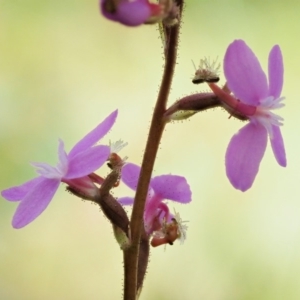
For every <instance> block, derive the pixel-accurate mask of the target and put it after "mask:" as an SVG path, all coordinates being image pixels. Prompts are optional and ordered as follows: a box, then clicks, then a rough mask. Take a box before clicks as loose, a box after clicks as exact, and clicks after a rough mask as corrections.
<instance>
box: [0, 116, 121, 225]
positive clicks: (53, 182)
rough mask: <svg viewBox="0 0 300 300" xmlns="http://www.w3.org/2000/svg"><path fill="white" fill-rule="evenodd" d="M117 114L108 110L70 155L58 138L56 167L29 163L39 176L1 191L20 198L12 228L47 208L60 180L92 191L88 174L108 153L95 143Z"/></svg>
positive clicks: (85, 191) (105, 131)
mask: <svg viewBox="0 0 300 300" xmlns="http://www.w3.org/2000/svg"><path fill="white" fill-rule="evenodd" d="M117 114H118V111H117V110H116V111H114V112H113V113H111V114H110V115H109V116H108V117H107V118H106V119H105V120H104V121H103V122H102V123H100V124H99V125H98V126H97V127H96V128H95V129H94V130H92V131H91V132H90V133H88V134H87V135H86V136H85V137H84V138H82V139H81V140H80V141H79V142H78V143H77V144H76V145H75V146H74V147H73V148H72V149H71V151H70V152H69V154H67V153H66V152H65V150H64V143H63V141H62V140H59V146H58V158H59V162H58V164H57V166H56V167H52V166H50V165H48V164H47V163H32V165H33V166H34V167H36V169H37V173H39V174H40V176H39V177H36V178H34V179H31V180H29V181H27V182H25V183H23V184H22V185H19V186H15V187H12V188H9V189H6V190H3V191H2V192H1V195H2V197H4V198H5V199H6V200H9V201H20V204H19V206H18V207H17V210H16V212H15V214H14V217H13V220H12V225H13V227H14V228H21V227H24V226H26V225H27V224H29V223H30V222H32V221H33V220H34V219H36V218H37V217H38V216H39V215H40V214H41V213H42V212H43V211H44V210H45V209H46V208H47V206H48V204H49V203H50V201H51V200H52V198H53V196H54V194H55V193H56V191H57V189H58V187H59V185H60V183H61V182H65V183H67V184H68V185H69V186H71V187H74V188H75V189H77V190H81V191H82V192H83V193H95V188H96V186H95V185H94V183H93V182H92V180H91V179H90V178H89V177H88V175H89V174H91V173H92V172H94V171H95V170H97V169H98V168H99V167H101V166H102V165H103V164H104V163H105V161H106V160H107V158H108V156H109V154H110V148H109V147H108V146H102V145H97V146H95V144H96V143H97V142H98V141H99V140H100V139H101V138H102V137H103V136H104V135H105V134H106V133H107V132H108V131H109V130H110V129H111V127H112V126H113V124H114V123H115V120H116V117H117Z"/></svg>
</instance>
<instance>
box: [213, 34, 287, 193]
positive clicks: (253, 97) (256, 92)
mask: <svg viewBox="0 0 300 300" xmlns="http://www.w3.org/2000/svg"><path fill="white" fill-rule="evenodd" d="M224 73H225V76H226V79H227V86H228V88H229V90H230V91H231V92H232V93H233V95H231V94H229V93H226V91H224V90H221V89H220V88H219V87H217V86H216V85H215V84H214V83H210V84H209V86H210V87H211V89H212V90H213V91H214V92H215V94H216V95H217V96H218V97H219V98H220V99H221V100H222V101H223V102H224V103H225V105H226V106H227V107H229V108H230V109H231V110H232V113H233V114H239V115H243V116H246V117H247V118H248V119H249V121H250V122H249V123H248V124H247V125H246V126H244V127H243V128H241V129H240V130H239V131H238V133H237V134H235V135H234V136H233V137H232V139H231V140H230V143H229V146H228V148H227V152H226V173H227V176H228V178H229V180H230V182H231V183H232V185H233V186H234V187H235V188H237V189H239V190H241V191H246V190H248V189H249V188H250V187H251V186H252V184H253V182H254V179H255V177H256V175H257V173H258V170H259V165H260V162H261V160H262V158H263V155H264V153H265V150H266V146H267V136H268V135H269V139H270V142H271V146H272V150H273V153H274V156H275V158H276V160H277V162H278V164H279V165H280V166H282V167H285V166H286V155H285V149H284V144H283V139H282V135H281V131H280V126H281V125H282V121H283V119H282V118H281V117H280V116H278V115H276V114H274V113H273V112H272V110H275V109H279V108H281V107H283V106H284V104H283V103H282V100H283V99H284V98H283V97H280V94H281V90H282V85H283V60H282V54H281V51H280V48H279V46H278V45H275V46H274V47H273V48H272V49H271V51H270V54H269V72H268V73H269V80H267V77H266V75H265V73H264V71H263V70H262V68H261V66H260V63H259V61H258V59H257V57H256V56H255V54H254V53H253V52H252V50H251V49H250V48H249V47H248V46H247V45H246V43H245V42H244V41H242V40H236V41H234V42H233V43H232V44H230V45H229V47H228V48H227V51H226V54H225V58H224Z"/></svg>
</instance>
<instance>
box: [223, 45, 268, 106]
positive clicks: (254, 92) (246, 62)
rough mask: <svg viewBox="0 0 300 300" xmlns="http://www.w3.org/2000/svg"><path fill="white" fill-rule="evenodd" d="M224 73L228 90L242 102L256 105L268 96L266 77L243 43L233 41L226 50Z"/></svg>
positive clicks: (253, 55)
mask: <svg viewBox="0 0 300 300" xmlns="http://www.w3.org/2000/svg"><path fill="white" fill-rule="evenodd" d="M224 73H225V77H226V79H227V84H228V86H229V88H230V90H231V91H232V92H233V93H234V94H235V96H236V97H237V98H238V99H240V100H241V101H242V102H244V103H246V104H249V105H258V104H259V101H260V100H261V99H264V98H265V97H267V96H268V84H267V78H266V75H265V73H264V72H263V70H262V68H261V66H260V63H259V61H258V59H257V57H256V56H255V54H254V53H253V52H252V50H251V49H250V48H249V47H248V46H247V45H246V43H245V42H244V41H242V40H235V41H234V42H233V43H232V44H230V45H229V47H228V48H227V51H226V54H225V58H224Z"/></svg>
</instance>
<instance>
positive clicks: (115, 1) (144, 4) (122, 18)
mask: <svg viewBox="0 0 300 300" xmlns="http://www.w3.org/2000/svg"><path fill="white" fill-rule="evenodd" d="M100 9H101V12H102V14H103V15H104V16H105V17H106V18H107V19H109V20H112V21H115V22H119V23H121V24H124V25H127V26H138V25H141V24H143V23H145V22H148V21H151V19H155V18H159V16H160V14H161V8H160V5H159V4H154V3H150V2H149V1H148V0H100Z"/></svg>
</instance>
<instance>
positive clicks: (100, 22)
mask: <svg viewBox="0 0 300 300" xmlns="http://www.w3.org/2000/svg"><path fill="white" fill-rule="evenodd" d="M299 14H300V4H299V3H297V2H296V1H242V0H240V1H223V0H219V1H208V0H207V1H200V0H198V1H188V0H187V5H186V9H185V12H184V22H183V25H182V34H181V37H180V48H179V59H178V65H177V69H176V75H175V78H174V84H173V89H172V94H171V97H170V104H171V103H173V102H174V101H175V100H176V99H178V98H179V97H181V96H184V95H187V94H189V93H191V92H196V91H201V90H207V88H206V87H205V86H203V87H202V86H195V85H192V84H191V77H192V74H193V66H192V63H191V59H193V60H194V61H196V62H197V61H198V60H199V59H200V58H203V57H204V56H210V57H212V58H214V57H216V56H218V57H219V60H220V61H221V62H222V57H223V55H224V53H225V50H226V48H227V46H228V44H229V43H230V42H232V41H233V40H234V39H237V38H241V39H244V40H245V41H246V42H247V44H248V45H249V46H250V47H251V48H252V49H253V51H254V52H255V53H256V55H257V57H258V58H259V60H260V61H261V63H262V65H263V67H264V69H265V70H267V58H268V53H269V51H270V49H271V47H272V46H273V45H274V44H279V45H280V47H281V49H282V52H283V56H284V63H285V84H284V89H283V95H284V96H285V97H286V105H287V106H286V107H285V108H284V109H282V110H281V111H280V114H281V115H282V116H283V117H284V119H285V124H284V127H283V129H282V132H283V135H284V140H285V145H286V151H287V158H288V167H287V168H285V169H284V168H281V167H279V166H278V165H277V163H276V162H275V159H274V157H273V154H272V151H271V149H270V147H269V146H268V149H267V151H266V154H265V157H264V159H263V161H262V164H261V167H260V172H259V174H258V176H257V178H256V180H255V183H254V185H253V187H252V188H251V189H250V190H249V191H247V192H246V193H241V192H239V191H236V190H234V189H233V188H232V186H231V185H230V184H229V182H228V180H227V178H226V175H225V167H224V155H225V150H226V147H227V145H228V142H229V139H230V138H231V137H232V135H233V134H234V133H235V132H237V130H238V129H239V128H240V127H241V126H243V124H242V123H241V122H239V121H236V120H234V119H232V118H231V119H228V114H227V113H225V112H224V111H221V110H219V109H215V110H213V111H209V112H204V113H199V114H198V115H195V116H194V117H192V118H191V119H190V120H188V121H184V122H178V123H174V124H170V125H169V126H167V128H166V131H165V133H164V137H163V141H162V143H161V149H160V152H159V154H158V158H157V162H156V165H155V172H154V174H155V175H160V174H168V173H170V172H171V173H172V174H180V175H183V176H186V178H187V180H188V182H189V183H190V186H191V189H192V191H193V201H192V203H191V204H189V205H186V206H184V205H174V207H175V209H176V210H177V211H180V214H181V216H182V218H183V219H184V220H189V230H188V239H187V240H186V242H185V244H184V245H183V246H180V245H179V244H178V243H175V244H174V246H173V247H170V246H168V247H167V248H166V250H164V248H163V247H159V248H156V249H152V251H151V262H150V267H149V270H148V271H149V272H148V274H147V277H146V282H145V287H144V291H143V295H142V297H141V299H145V300H152V299H157V300H168V299H173V300H182V299H188V300H198V299H205V300H241V299H242V300H244V299H245V300H248V299H249V300H250V299H251V300H252V299H255V300H281V299H289V300H293V299H295V300H296V299H300V285H299V279H298V274H299V271H300V255H299V253H300V203H299V200H300V199H299V195H300V193H299V188H300V185H299V177H300V176H299V172H300V171H299V168H300V156H299V153H300V143H299V130H300V118H299V116H298V115H297V114H298V113H299V110H300V104H299V103H300V101H299V99H298V98H299V96H298V92H297V89H298V88H297V86H298V85H299V78H300V74H299V73H300V68H299V55H298V52H299V36H300V22H299ZM0 28H1V29H0V107H1V109H0V128H1V129H0V143H1V147H0V151H1V157H0V160H1V181H0V189H3V188H7V187H10V186H12V185H16V184H20V183H22V182H24V181H25V180H27V179H29V178H31V177H33V176H34V171H33V169H32V168H31V167H30V166H29V164H28V162H30V161H45V162H49V163H53V164H54V163H56V160H57V157H56V151H57V150H56V149H57V145H58V144H57V139H58V138H62V139H63V140H64V141H65V144H66V147H67V149H68V150H69V149H70V148H71V147H72V145H73V144H74V143H75V142H76V141H77V140H78V139H80V138H81V137H82V136H83V135H84V134H86V133H87V132H88V131H89V130H91V129H92V128H94V127H95V126H96V125H97V124H98V123H99V122H100V121H101V120H102V119H103V118H104V117H106V116H107V115H108V114H109V113H110V112H112V111H113V110H114V109H116V108H119V117H118V121H117V123H116V125H115V127H114V128H113V130H112V131H111V133H110V134H109V135H108V136H107V137H106V138H105V139H104V142H108V140H109V139H111V140H117V139H119V138H122V139H123V140H125V141H128V142H129V145H128V147H126V148H125V149H124V150H123V151H122V154H123V155H124V156H125V155H127V156H129V160H130V161H132V162H135V163H137V164H139V163H140V162H141V159H142V155H143V148H144V145H145V141H146V138H147V131H148V129H149V122H150V118H151V113H152V111H153V107H154V102H155V97H156V94H157V91H158V86H159V82H160V79H161V76H162V65H163V60H162V46H161V42H160V40H159V34H158V31H157V29H156V27H155V26H141V27H139V28H135V29H130V28H126V27H122V26H120V25H119V24H115V23H112V22H109V21H106V20H105V19H103V18H102V17H101V16H100V14H99V11H98V5H97V1H83V0H73V1H68V0H66V1H59V0H53V1H37V0H35V1H34V0H31V1H30V0H26V1H24V0H23V1H21V0H19V1H17V0H14V1H8V0H0ZM222 77H223V76H222V75H221V78H222ZM222 82H224V79H222ZM101 172H102V173H101ZM107 172H108V171H107V169H105V168H104V169H103V170H102V171H100V172H99V173H101V174H104V175H105V174H107ZM129 194H130V191H129V190H128V189H126V188H124V187H122V186H121V187H120V188H118V189H116V190H115V195H117V196H118V195H129ZM171 206H173V205H171ZM15 208H16V203H9V202H6V201H5V200H3V199H2V200H1V201H0V209H1V219H0V299H9V300H10V299H24V300H32V299H72V300H73V299H75V300H76V299H78V300H81V299H91V300H93V299H121V297H122V253H121V251H120V250H119V249H118V246H117V244H116V243H115V242H114V240H113V235H112V230H111V227H110V225H109V223H108V221H107V220H106V219H105V218H104V216H103V214H102V213H101V212H99V209H98V207H97V206H94V205H91V204H90V203H87V202H82V201H80V200H78V199H77V198H75V197H74V196H72V195H70V194H68V193H66V192H65V191H64V189H63V187H61V188H60V190H59V192H58V193H57V194H56V195H55V198H54V200H53V201H52V202H51V204H50V205H49V207H48V209H47V210H46V211H45V212H44V213H43V214H42V215H41V216H40V217H39V218H38V219H37V220H36V221H34V222H33V223H32V224H30V225H28V226H27V227H25V228H23V229H20V230H14V229H12V228H11V225H10V223H11V218H12V215H13V213H14V210H15Z"/></svg>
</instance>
